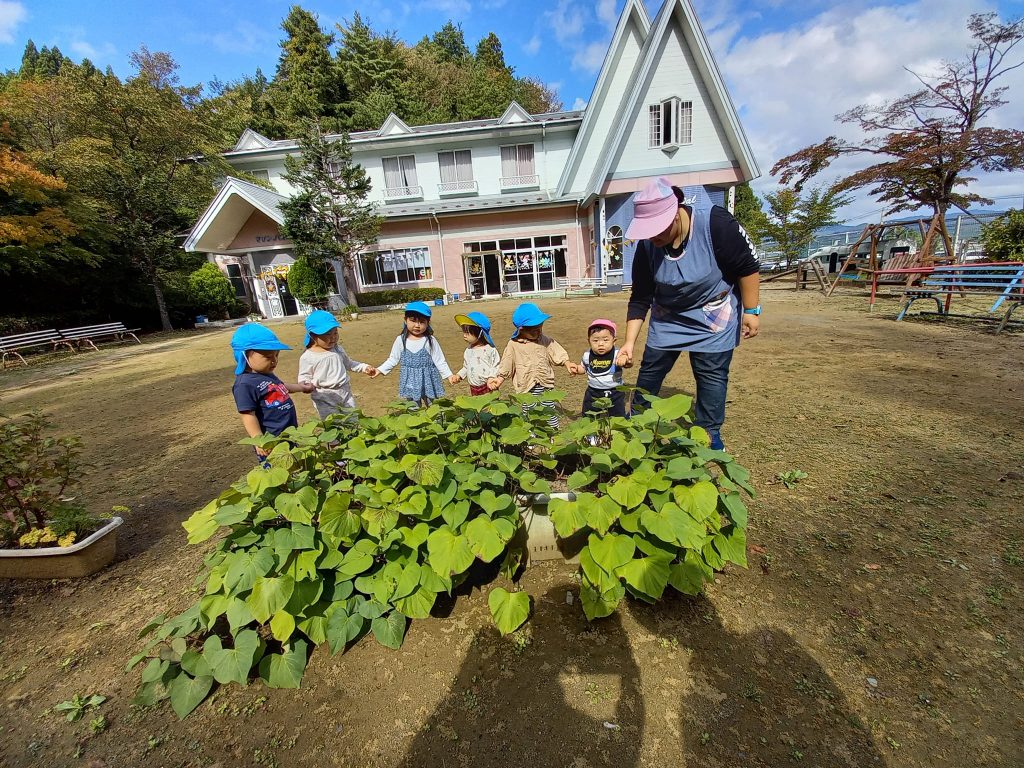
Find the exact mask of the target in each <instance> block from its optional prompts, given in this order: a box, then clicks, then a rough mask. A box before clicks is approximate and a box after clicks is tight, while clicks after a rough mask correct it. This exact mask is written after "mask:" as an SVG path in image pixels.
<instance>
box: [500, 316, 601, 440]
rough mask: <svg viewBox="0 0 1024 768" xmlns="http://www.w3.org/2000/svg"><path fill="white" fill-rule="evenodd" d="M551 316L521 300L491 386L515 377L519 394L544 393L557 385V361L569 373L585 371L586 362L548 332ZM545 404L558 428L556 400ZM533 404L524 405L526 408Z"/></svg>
mask: <svg viewBox="0 0 1024 768" xmlns="http://www.w3.org/2000/svg"><path fill="white" fill-rule="evenodd" d="M550 319H551V315H548V314H546V313H544V312H542V311H541V310H540V307H538V306H537V305H536V304H531V303H526V304H520V305H519V306H518V307H517V308H516V311H515V312H514V313H512V324H513V325H514V326H515V327H516V330H515V333H513V334H512V339H511V340H510V341H509V343H508V344H507V345H506V346H505V351H504V353H502V355H501V363H500V365H499V366H498V375H497V376H495V377H494V378H493V379H489V380H488V381H487V386H488V387H489V388H490V389H492V390H495V389H497V388H498V387H500V386H501V385H502V384H504V383H505V381H507V380H508V379H509V378H511V379H512V388H513V389H514V390H515V392H516V393H517V394H526V393H530V394H532V395H544V393H545V392H550V391H551V390H552V389H554V388H555V368H554V367H555V366H556V365H564V366H565V368H566V370H567V371H569V375H575V374H578V373H583V369H582V366H579V365H576V364H575V363H574V362H572V361H571V360H570V359H569V353H568V352H566V351H565V349H564V348H563V347H562V345H561V344H559V343H558V342H557V341H555V340H554V339H552V338H550V337H548V336H545V335H544V322H545V321H546V320H550ZM541 404H542V405H543V406H545V407H547V408H550V409H551V410H552V414H551V416H550V418H549V419H548V424H549V425H550V426H551V427H553V428H554V429H558V413H557V412H555V410H554V408H555V403H554V402H553V401H551V400H542V401H541ZM530 408H531V406H523V412H524V413H525V412H527V411H529V410H530Z"/></svg>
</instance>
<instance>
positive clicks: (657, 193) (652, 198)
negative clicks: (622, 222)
mask: <svg viewBox="0 0 1024 768" xmlns="http://www.w3.org/2000/svg"><path fill="white" fill-rule="evenodd" d="M678 210H679V200H678V199H677V198H676V193H675V192H674V191H673V190H672V182H671V181H669V180H668V179H666V178H665V177H664V176H662V177H660V178H657V179H655V180H654V181H652V182H651V183H650V184H648V185H647V186H646V187H644V188H643V189H641V190H640V191H639V192H637V193H636V195H635V196H634V197H633V221H631V222H630V223H629V227H628V228H627V229H626V237H627V238H628V239H629V240H649V239H650V238H652V237H656V236H657V235H660V234H661V233H662V232H664V231H665V230H666V229H668V228H669V227H670V226H671V225H672V219H673V218H674V217H675V216H676V213H677V211H678Z"/></svg>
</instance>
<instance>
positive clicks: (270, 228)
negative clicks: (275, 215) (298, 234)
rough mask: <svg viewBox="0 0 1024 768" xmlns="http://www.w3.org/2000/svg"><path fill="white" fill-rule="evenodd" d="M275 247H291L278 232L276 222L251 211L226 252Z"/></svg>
mask: <svg viewBox="0 0 1024 768" xmlns="http://www.w3.org/2000/svg"><path fill="white" fill-rule="evenodd" d="M275 245H278V246H280V245H291V241H290V240H289V239H288V238H286V237H285V236H284V235H282V234H281V232H280V230H278V228H277V222H275V221H274V220H273V219H271V218H270V217H269V216H266V215H264V214H262V213H260V212H259V211H253V213H252V215H251V216H250V217H249V218H248V219H247V220H246V222H245V224H243V225H242V228H241V229H240V230H238V234H237V235H235V239H234V240H232V241H231V245H229V246H228V247H227V248H226V250H229V251H235V250H254V251H255V250H259V249H260V248H269V247H271V246H275Z"/></svg>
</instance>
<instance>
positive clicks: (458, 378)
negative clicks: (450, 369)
mask: <svg viewBox="0 0 1024 768" xmlns="http://www.w3.org/2000/svg"><path fill="white" fill-rule="evenodd" d="M460 381H462V377H461V376H459V374H457V373H453V374H452V375H451V376H449V377H448V383H449V384H458V383H459V382H460Z"/></svg>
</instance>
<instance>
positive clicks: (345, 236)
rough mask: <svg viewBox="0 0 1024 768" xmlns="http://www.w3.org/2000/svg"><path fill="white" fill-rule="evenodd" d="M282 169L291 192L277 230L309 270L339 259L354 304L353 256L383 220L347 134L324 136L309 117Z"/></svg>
mask: <svg viewBox="0 0 1024 768" xmlns="http://www.w3.org/2000/svg"><path fill="white" fill-rule="evenodd" d="M285 169H286V170H285V174H284V178H285V180H286V181H287V182H288V183H289V184H291V185H292V187H293V188H294V189H295V195H294V196H293V197H291V198H290V199H289V200H287V201H285V202H284V203H282V204H281V208H282V212H283V213H284V224H283V225H282V226H281V232H282V233H283V234H284V235H285V237H287V238H289V239H290V240H291V241H292V243H293V244H294V246H295V254H296V256H297V257H299V258H304V259H306V260H307V262H308V263H309V265H310V266H311V267H313V268H314V269H320V270H321V271H326V269H327V268H328V266H329V265H328V261H329V260H332V259H333V260H337V261H340V262H341V263H342V265H343V267H344V269H345V283H346V287H347V289H348V297H347V300H348V303H349V304H355V303H356V299H355V286H356V282H355V258H356V255H357V254H358V253H359V252H360V251H361V250H362V249H363V248H365V247H366V246H367V245H369V244H371V243H374V242H376V240H377V235H378V234H379V233H380V227H381V223H382V221H383V220H382V218H381V217H380V216H378V215H377V213H376V211H375V209H374V206H373V205H372V204H371V203H368V202H367V201H366V198H367V196H368V195H369V193H370V179H369V177H368V176H367V175H366V171H365V170H364V169H363V168H362V166H360V165H358V164H356V163H354V162H352V147H351V145H350V144H349V141H348V134H344V133H343V134H341V136H340V137H338V138H335V137H331V138H328V137H327V135H326V134H325V132H324V129H323V126H322V125H321V124H320V121H318V120H310V121H308V122H307V123H306V126H305V129H304V130H303V132H302V135H301V136H300V137H299V154H296V155H289V156H288V157H287V158H285Z"/></svg>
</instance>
